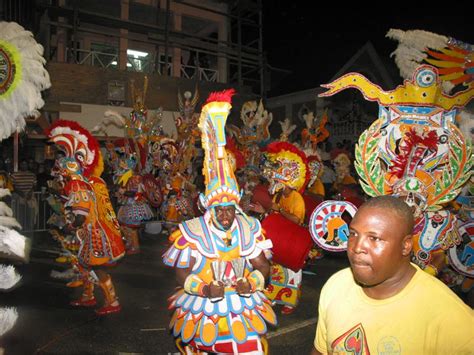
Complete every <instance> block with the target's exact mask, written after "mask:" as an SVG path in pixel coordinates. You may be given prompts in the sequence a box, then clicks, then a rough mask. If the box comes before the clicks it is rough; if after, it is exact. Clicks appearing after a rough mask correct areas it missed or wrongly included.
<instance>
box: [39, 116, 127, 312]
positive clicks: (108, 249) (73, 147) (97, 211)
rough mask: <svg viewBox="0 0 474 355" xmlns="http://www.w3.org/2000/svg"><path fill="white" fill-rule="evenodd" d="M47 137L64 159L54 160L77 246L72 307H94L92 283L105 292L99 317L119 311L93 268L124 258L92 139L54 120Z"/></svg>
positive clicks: (112, 294)
mask: <svg viewBox="0 0 474 355" xmlns="http://www.w3.org/2000/svg"><path fill="white" fill-rule="evenodd" d="M47 135H48V137H49V139H50V140H51V141H52V142H54V143H55V144H56V145H57V146H58V147H59V149H61V150H62V151H63V152H64V154H65V157H63V158H59V159H57V161H56V166H55V170H56V174H57V175H58V176H61V178H62V179H63V181H64V188H63V195H64V196H65V197H66V203H65V205H64V208H65V211H66V220H67V222H68V226H67V227H68V228H69V229H70V230H74V232H75V235H76V237H77V239H78V240H79V242H80V247H79V250H78V254H77V261H78V263H77V267H78V268H79V271H80V273H81V274H82V279H83V287H84V291H83V294H82V296H81V298H80V299H78V300H76V301H73V302H72V303H71V305H73V306H94V305H95V304H96V300H95V297H94V285H95V284H98V285H99V286H100V287H101V289H102V291H103V292H104V299H105V305H104V306H103V307H102V308H100V309H98V310H97V311H96V312H97V313H98V314H99V315H104V314H108V313H114V312H118V311H120V309H121V307H120V303H119V302H118V298H117V296H116V294H115V288H114V286H113V284H112V279H111V277H110V275H107V274H105V273H104V272H103V271H102V272H101V275H103V277H97V274H96V272H95V271H94V270H93V269H94V268H95V267H97V266H106V265H108V264H111V263H114V262H116V261H117V260H119V259H120V258H121V257H122V256H123V255H124V252H125V250H124V245H123V243H122V236H121V233H120V227H119V224H118V221H117V218H116V216H115V212H114V210H113V208H112V204H111V202H110V198H109V194H108V190H107V186H106V184H105V182H104V181H103V180H102V179H101V178H100V175H101V174H102V170H103V162H102V157H101V153H100V149H99V145H98V143H97V141H96V140H95V138H94V137H93V136H92V135H91V134H90V133H89V132H88V131H87V130H85V129H84V128H82V127H81V126H80V125H79V124H77V123H76V122H73V121H63V120H58V121H56V122H55V123H54V124H53V125H52V126H51V127H50V128H49V129H48V131H47Z"/></svg>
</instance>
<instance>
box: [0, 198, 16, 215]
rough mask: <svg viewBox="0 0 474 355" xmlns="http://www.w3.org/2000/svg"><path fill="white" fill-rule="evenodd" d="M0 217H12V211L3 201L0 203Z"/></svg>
mask: <svg viewBox="0 0 474 355" xmlns="http://www.w3.org/2000/svg"><path fill="white" fill-rule="evenodd" d="M0 216H6V217H13V211H12V209H11V208H10V207H9V206H8V205H7V204H6V203H5V202H3V201H0Z"/></svg>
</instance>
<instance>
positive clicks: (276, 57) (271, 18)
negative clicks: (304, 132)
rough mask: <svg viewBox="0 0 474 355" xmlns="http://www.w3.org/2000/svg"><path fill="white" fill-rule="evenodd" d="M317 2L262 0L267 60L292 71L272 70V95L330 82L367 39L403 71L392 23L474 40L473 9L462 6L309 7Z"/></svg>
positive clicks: (398, 27) (387, 61)
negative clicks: (391, 34) (396, 55)
mask: <svg viewBox="0 0 474 355" xmlns="http://www.w3.org/2000/svg"><path fill="white" fill-rule="evenodd" d="M326 3H327V2H326ZM318 4H319V2H315V1H293V2H282V1H272V0H263V7H264V10H263V19H264V22H263V43H264V50H265V51H266V53H267V59H268V64H269V65H270V66H271V67H274V68H279V69H285V70H288V71H291V73H290V74H287V73H283V72H280V71H275V70H272V72H271V83H272V90H271V91H270V92H269V95H268V96H269V97H272V96H276V95H280V94H284V93H289V92H294V91H299V90H305V89H310V88H315V87H319V85H320V84H322V83H327V82H328V81H329V80H330V79H331V78H332V77H333V76H334V75H335V74H336V72H337V71H339V70H340V69H341V68H342V67H343V66H344V64H345V63H346V62H347V61H348V60H350V58H351V57H352V56H353V55H354V54H355V53H356V52H357V51H358V50H359V49H360V48H361V47H362V46H363V45H364V44H365V43H366V42H367V41H370V42H371V43H372V44H373V45H374V47H375V49H376V51H377V53H378V54H379V56H380V57H381V58H382V60H384V61H385V62H386V63H387V65H388V66H392V68H390V69H391V70H392V72H394V73H396V74H398V69H397V68H396V66H395V62H394V60H393V58H390V57H389V56H390V53H391V52H393V51H394V50H395V48H396V46H397V43H398V42H396V41H394V40H391V39H389V38H386V37H385V35H386V33H387V32H388V30H389V29H390V28H397V29H401V30H405V31H406V30H415V29H418V30H425V31H429V32H434V33H437V34H440V35H445V36H450V37H454V38H456V39H458V40H461V41H464V42H467V43H471V44H474V28H473V26H472V23H473V17H472V13H469V11H468V10H467V9H462V6H461V5H454V4H453V7H452V8H447V7H434V6H431V7H428V6H420V7H419V8H415V9H413V8H408V7H406V8H403V6H400V7H399V8H398V10H393V9H390V8H389V6H390V3H388V2H381V3H380V4H381V6H379V7H378V8H377V9H376V11H379V12H380V15H370V14H369V13H368V12H367V9H348V8H346V7H344V8H342V6H343V5H342V2H341V3H340V4H341V8H340V9H337V10H331V11H330V10H320V11H315V10H312V9H310V5H313V6H318ZM382 5H383V6H382ZM319 6H320V5H319ZM382 9H384V11H383V12H382ZM430 13H434V14H435V15H432V14H430ZM441 13H444V14H445V15H444V16H441V15H440V14H441ZM400 83H401V78H400Z"/></svg>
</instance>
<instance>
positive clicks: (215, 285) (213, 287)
mask: <svg viewBox="0 0 474 355" xmlns="http://www.w3.org/2000/svg"><path fill="white" fill-rule="evenodd" d="M208 297H209V298H223V297H224V283H223V282H222V281H213V282H211V283H210V284H209V295H208Z"/></svg>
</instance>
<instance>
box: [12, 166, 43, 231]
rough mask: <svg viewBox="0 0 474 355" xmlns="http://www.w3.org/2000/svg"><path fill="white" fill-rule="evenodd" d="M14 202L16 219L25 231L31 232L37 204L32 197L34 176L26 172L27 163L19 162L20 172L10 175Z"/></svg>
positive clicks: (34, 185) (34, 182)
mask: <svg viewBox="0 0 474 355" xmlns="http://www.w3.org/2000/svg"><path fill="white" fill-rule="evenodd" d="M11 177H12V182H13V190H14V194H13V195H14V196H13V198H14V200H15V201H16V203H17V208H18V210H17V217H18V218H20V224H22V225H23V228H24V229H25V230H31V229H33V226H34V221H35V218H36V211H37V203H36V199H35V197H34V194H33V192H34V189H35V187H36V183H37V180H36V175H35V174H34V173H32V172H31V171H29V170H28V162H27V161H26V160H23V161H21V163H20V170H19V171H17V172H14V173H13V174H12V175H11Z"/></svg>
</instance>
